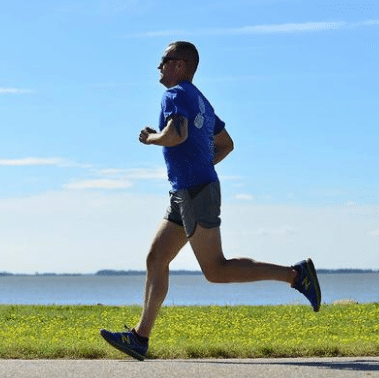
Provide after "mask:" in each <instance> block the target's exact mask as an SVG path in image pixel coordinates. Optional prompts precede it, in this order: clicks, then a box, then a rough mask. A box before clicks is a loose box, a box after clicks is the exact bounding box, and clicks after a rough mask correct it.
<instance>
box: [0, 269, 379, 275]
mask: <svg viewBox="0 0 379 378" xmlns="http://www.w3.org/2000/svg"><path fill="white" fill-rule="evenodd" d="M317 273H318V274H367V273H379V270H374V269H318V270H317ZM145 274H146V271H144V270H112V269H106V270H99V271H98V272H96V273H37V272H36V273H35V274H26V273H8V272H0V277H9V276H17V277H19V276H35V277H55V276H64V277H78V276H144V275H145ZM202 274H203V273H202V272H201V271H198V270H172V271H170V275H177V276H179V275H192V276H193V275H202Z"/></svg>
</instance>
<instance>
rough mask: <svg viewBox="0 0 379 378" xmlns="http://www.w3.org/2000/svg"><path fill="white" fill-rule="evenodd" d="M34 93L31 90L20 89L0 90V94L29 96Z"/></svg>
mask: <svg viewBox="0 0 379 378" xmlns="http://www.w3.org/2000/svg"><path fill="white" fill-rule="evenodd" d="M30 93H34V91H32V90H31V89H21V88H0V94H30Z"/></svg>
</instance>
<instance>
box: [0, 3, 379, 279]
mask: <svg viewBox="0 0 379 378" xmlns="http://www.w3.org/2000/svg"><path fill="white" fill-rule="evenodd" d="M378 37H379V5H378V4H377V3H375V2H373V1H371V2H354V3H351V2H349V3H341V2H340V1H335V2H334V1H333V2H330V1H313V0H311V1H303V0H256V1H247V0H235V1H233V2H229V1H228V2H227V1H223V0H221V1H218V2H213V1H197V0H195V1H192V2H182V3H180V6H178V2H174V1H154V2H153V1H140V0H127V1H121V0H114V1H110V0H109V1H107V0H92V1H86V0H76V1H73V0H72V1H69V0H65V1H59V0H55V1H46V0H45V1H41V0H36V1H33V2H30V1H26V0H24V1H20V0H14V1H12V2H4V4H2V7H1V13H0V45H1V50H2V51H1V56H0V130H1V138H0V184H1V185H0V211H1V217H0V257H1V261H2V264H1V266H0V271H10V272H18V273H19V272H25V273H34V272H37V271H38V272H52V271H54V272H83V273H88V272H95V271H97V270H99V269H106V268H110V269H125V270H128V269H144V267H145V265H144V264H145V263H144V261H145V256H146V252H147V249H148V246H149V242H150V240H151V237H152V236H153V233H154V231H155V229H156V227H157V225H158V223H159V221H160V219H161V218H162V216H163V214H164V212H165V208H166V206H167V200H168V195H167V193H168V190H169V184H168V182H167V180H166V176H165V167H164V163H163V158H162V155H161V150H160V148H159V147H152V146H144V145H141V144H139V142H138V134H139V130H140V129H141V128H142V127H143V126H146V125H150V126H153V127H154V126H156V125H157V121H158V114H159V108H160V99H161V96H162V93H163V91H164V88H163V87H162V86H161V85H160V84H159V83H158V70H157V65H158V62H159V59H160V56H161V54H162V52H163V50H164V48H165V47H166V45H167V44H168V43H169V42H172V41H175V40H189V41H192V42H194V43H195V44H196V45H197V47H198V49H199V52H200V58H201V63H200V68H199V70H198V73H197V76H196V78H195V81H194V84H195V85H197V86H198V87H199V88H200V89H201V90H202V92H203V93H204V94H205V95H206V96H207V97H208V98H209V100H210V101H211V102H212V103H213V105H214V107H215V109H216V112H217V114H218V115H219V116H220V118H222V119H223V120H224V121H225V122H226V124H227V130H228V131H229V133H230V134H231V136H232V137H233V139H234V141H235V151H234V152H233V153H232V154H231V155H230V157H229V158H228V159H226V160H225V161H224V162H222V163H221V164H220V165H219V167H218V172H219V175H220V178H221V182H222V192H223V209H222V219H223V223H222V235H223V245H224V252H225V255H226V256H228V257H231V256H250V257H252V258H254V259H257V260H263V261H273V262H278V263H281V264H293V263H295V262H296V261H298V260H300V259H303V258H305V257H307V256H312V257H313V258H314V261H315V263H316V265H317V266H318V267H319V268H352V267H353V268H373V269H379V253H378V252H379V204H378V200H379V175H378V168H377V167H378V165H379V149H378V147H377V146H378V140H379V131H378V125H379V115H378V109H379V91H378V88H379V75H378V70H377V62H378V61H379V42H378V41H379V38H378ZM172 267H173V268H175V269H198V267H197V263H196V261H195V259H194V257H193V256H192V254H191V251H190V250H189V248H187V247H186V248H185V249H184V250H183V252H182V253H181V254H180V255H179V256H178V258H177V260H176V261H174V262H173V264H172Z"/></svg>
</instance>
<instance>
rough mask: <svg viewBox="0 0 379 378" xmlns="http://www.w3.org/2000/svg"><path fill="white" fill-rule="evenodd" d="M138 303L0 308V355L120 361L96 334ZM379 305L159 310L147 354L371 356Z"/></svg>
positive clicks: (130, 315)
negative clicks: (114, 305) (125, 304)
mask: <svg viewBox="0 0 379 378" xmlns="http://www.w3.org/2000/svg"><path fill="white" fill-rule="evenodd" d="M140 313H141V308H140V307H138V306H127V307H112V306H19V305H18V306H11V305H0V321H1V327H0V358H24V359H34V358H48V359H51V358H70V359H75V358H78V359H83V358H86V359H94V358H126V355H124V354H122V353H121V352H119V351H117V350H115V349H114V348H112V347H110V346H109V345H108V344H107V343H105V341H104V340H103V339H102V338H101V337H100V336H99V329H100V328H106V329H109V330H113V331H119V330H121V329H122V327H123V324H124V323H127V324H128V325H130V326H133V325H135V324H136V323H137V321H138V319H139V316H140ZM378 319H379V304H378V303H371V304H351V305H328V306H325V305H324V306H322V308H321V311H320V312H319V313H314V312H312V310H311V308H310V307H309V306H300V305H291V306H232V307H228V306H189V307H163V308H162V311H161V313H160V316H159V318H158V319H157V322H156V326H155V328H154V332H153V335H152V337H151V342H150V350H149V355H148V357H149V358H217V357H226V358H237V357H239V358H255V357H300V356H304V357H308V356H379V322H378Z"/></svg>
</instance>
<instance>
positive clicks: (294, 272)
mask: <svg viewBox="0 0 379 378" xmlns="http://www.w3.org/2000/svg"><path fill="white" fill-rule="evenodd" d="M290 275H291V287H295V286H296V283H297V280H298V276H299V273H298V271H297V270H296V269H295V268H292V269H291V273H290Z"/></svg>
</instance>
